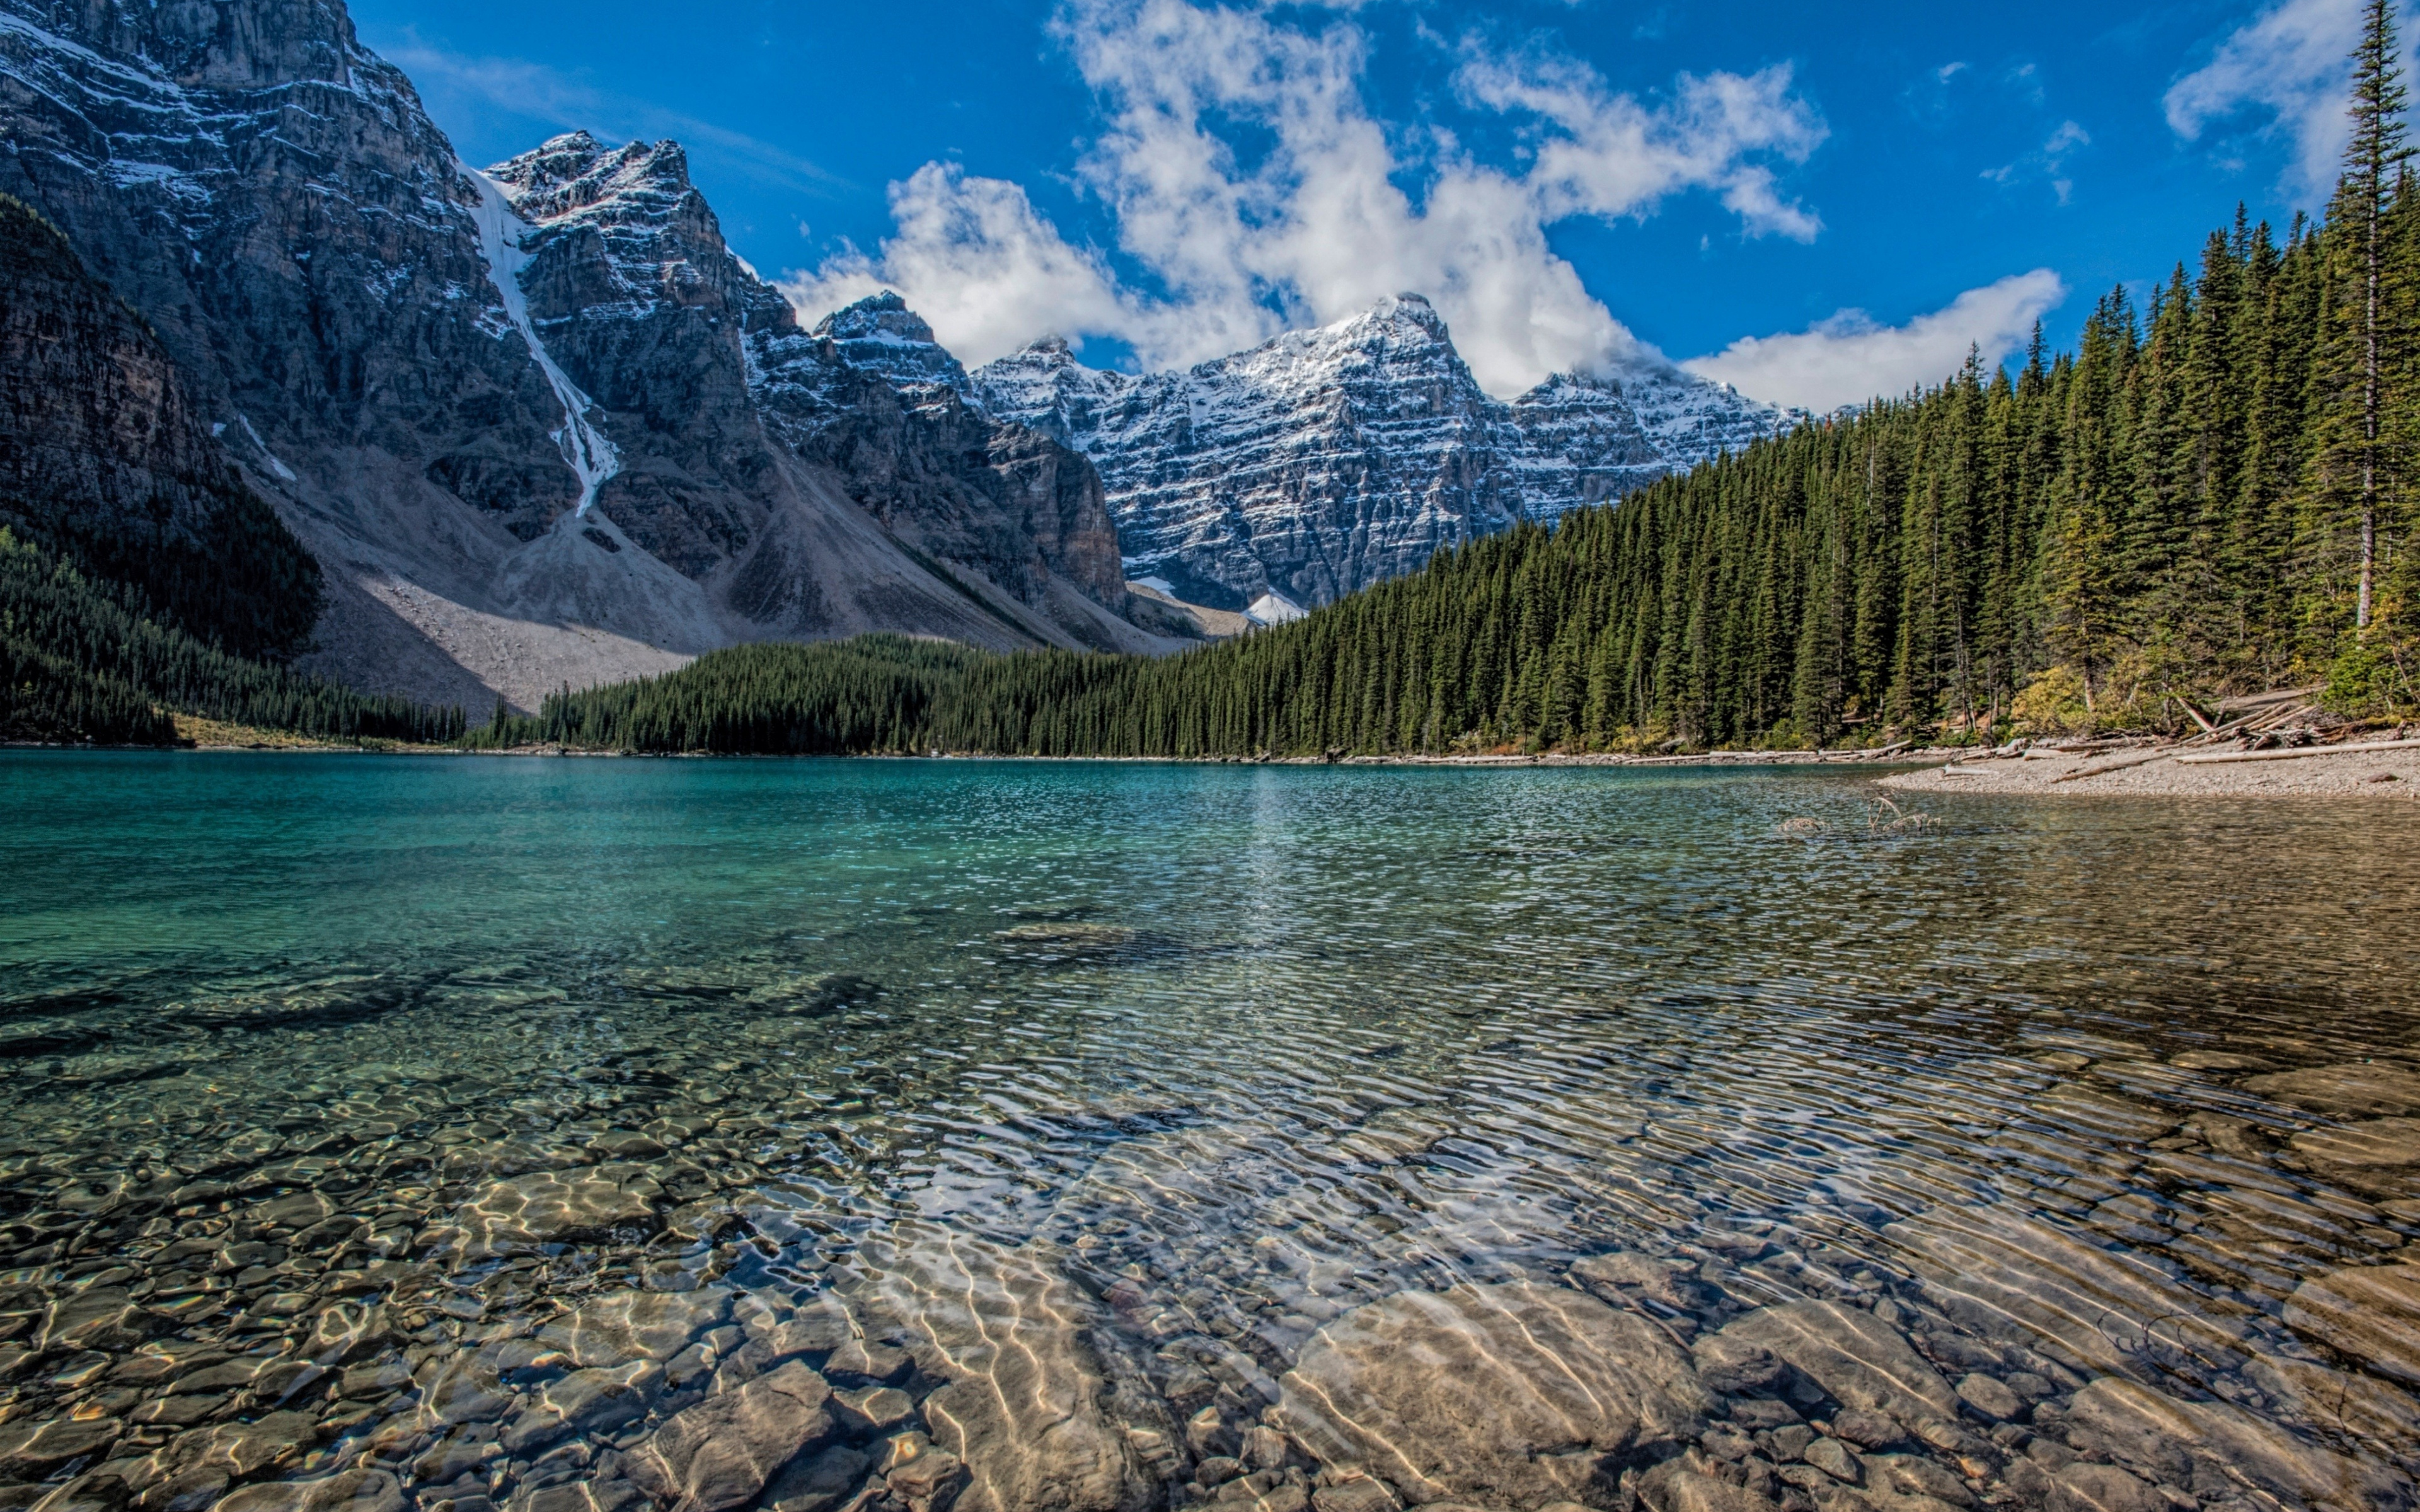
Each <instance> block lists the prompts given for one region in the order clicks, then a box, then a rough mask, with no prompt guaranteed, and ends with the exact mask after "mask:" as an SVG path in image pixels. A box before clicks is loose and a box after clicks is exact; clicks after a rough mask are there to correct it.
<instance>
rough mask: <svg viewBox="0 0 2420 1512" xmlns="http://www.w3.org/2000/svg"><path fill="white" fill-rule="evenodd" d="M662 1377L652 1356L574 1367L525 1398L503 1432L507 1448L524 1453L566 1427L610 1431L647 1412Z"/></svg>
mask: <svg viewBox="0 0 2420 1512" xmlns="http://www.w3.org/2000/svg"><path fill="white" fill-rule="evenodd" d="M663 1381H664V1367H663V1366H662V1365H658V1364H656V1363H655V1362H654V1361H653V1360H633V1361H631V1362H630V1363H629V1364H628V1365H597V1366H592V1367H591V1368H589V1369H585V1370H574V1371H573V1372H571V1373H570V1374H569V1375H567V1376H565V1377H563V1378H561V1379H560V1380H557V1381H549V1382H548V1383H547V1384H546V1385H544V1386H542V1387H540V1388H539V1389H538V1390H537V1391H535V1392H533V1393H531V1394H530V1396H528V1397H527V1398H525V1400H526V1403H527V1405H525V1406H524V1407H522V1409H521V1410H520V1412H519V1413H518V1414H516V1415H515V1416H514V1418H513V1420H512V1422H511V1423H510V1424H509V1425H507V1426H506V1427H505V1428H504V1434H503V1435H502V1437H503V1439H504V1448H505V1449H506V1450H508V1451H509V1452H511V1453H513V1454H520V1453H521V1452H522V1451H523V1450H525V1449H528V1448H530V1447H532V1446H533V1445H536V1444H542V1443H551V1442H552V1441H554V1440H555V1439H558V1438H561V1437H562V1436H563V1435H564V1434H566V1433H584V1434H602V1433H611V1432H612V1431H613V1429H615V1428H618V1427H622V1426H623V1425H624V1424H627V1423H635V1422H637V1421H638V1420H639V1419H640V1418H643V1417H644V1416H646V1415H647V1404H648V1402H650V1401H651V1400H653V1399H654V1397H655V1395H656V1393H657V1391H658V1390H659V1389H660V1388H661V1386H662V1385H663Z"/></svg>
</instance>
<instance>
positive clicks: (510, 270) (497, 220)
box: [456, 163, 622, 518]
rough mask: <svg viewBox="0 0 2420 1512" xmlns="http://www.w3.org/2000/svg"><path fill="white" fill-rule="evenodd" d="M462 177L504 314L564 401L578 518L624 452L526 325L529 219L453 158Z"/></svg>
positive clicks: (563, 439) (566, 454)
mask: <svg viewBox="0 0 2420 1512" xmlns="http://www.w3.org/2000/svg"><path fill="white" fill-rule="evenodd" d="M456 166H457V167H458V168H460V169H461V171H462V174H463V177H467V178H469V179H470V180H471V184H472V187H473V188H474V189H476V190H477V191H478V192H479V206H478V208H477V209H476V210H474V211H473V212H472V213H473V216H474V217H475V218H476V220H477V221H478V223H479V252H480V255H482V256H484V257H486V258H487V260H488V281H489V283H491V284H493V285H496V293H497V296H498V297H499V298H501V299H502V300H503V301H504V315H505V316H506V317H507V318H509V319H510V320H511V321H512V323H513V329H514V330H516V331H519V332H520V333H521V339H522V340H523V341H526V342H528V343H529V349H530V355H531V356H532V357H534V358H535V359H537V365H538V368H539V370H540V371H541V372H543V373H545V374H546V380H547V382H549V383H550V384H552V385H553V387H554V396H555V398H556V399H558V400H560V401H561V402H562V404H563V428H562V429H561V430H558V431H556V432H554V433H553V435H554V441H555V444H556V445H557V446H560V447H561V448H562V449H563V459H564V461H565V462H566V463H568V464H570V467H571V471H573V472H574V473H576V474H577V475H578V476H579V478H580V502H579V503H578V504H577V505H575V506H574V507H573V509H572V512H571V513H572V516H573V517H574V518H578V517H582V516H584V515H586V514H587V513H588V506H589V505H591V504H593V503H595V502H596V501H597V489H599V488H601V487H603V486H605V481H606V480H607V479H608V478H611V477H612V476H613V474H615V473H616V472H619V471H622V455H621V454H620V453H619V452H616V451H614V450H613V442H612V441H609V440H606V439H605V433H604V432H603V431H601V430H598V429H597V427H596V426H595V425H593V424H589V422H588V410H589V409H590V407H591V400H590V399H589V397H588V395H586V394H584V393H581V392H580V385H578V384H576V383H574V382H572V381H571V378H570V376H569V375H568V374H566V373H565V372H564V370H563V369H562V368H561V367H558V366H556V365H555V361H554V358H553V357H552V356H551V355H550V354H549V353H548V351H547V349H546V344H545V343H544V342H542V341H540V340H538V339H537V332H536V331H535V329H533V328H532V327H531V325H530V317H529V300H528V298H527V297H526V296H524V295H523V294H522V293H521V285H520V272H521V269H522V268H524V267H526V266H527V265H528V263H529V260H530V258H529V254H528V253H525V252H523V251H522V250H521V236H522V234H523V233H525V232H527V231H528V230H529V229H530V226H529V224H528V223H527V222H524V221H523V220H522V219H521V218H520V216H518V215H515V214H514V213H513V210H512V206H511V204H510V203H509V202H508V201H507V200H506V199H505V198H504V191H503V190H502V189H500V188H499V187H497V185H496V182H495V180H494V179H492V178H489V177H488V176H487V175H486V174H483V173H481V172H480V171H479V170H478V169H476V168H473V167H472V166H471V165H470V164H469V163H457V164H456Z"/></svg>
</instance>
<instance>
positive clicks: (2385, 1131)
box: [2293, 1119, 2420, 1165]
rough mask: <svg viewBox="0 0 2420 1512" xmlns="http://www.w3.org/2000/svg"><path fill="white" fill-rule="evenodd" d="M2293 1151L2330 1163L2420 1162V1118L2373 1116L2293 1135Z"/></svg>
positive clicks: (2377, 1163) (2381, 1163)
mask: <svg viewBox="0 0 2420 1512" xmlns="http://www.w3.org/2000/svg"><path fill="white" fill-rule="evenodd" d="M2293 1144H2294V1153H2296V1154H2298V1155H2301V1156H2303V1157H2304V1159H2306V1160H2315V1161H2320V1162H2323V1163H2325V1164H2327V1165H2420V1119H2370V1120H2369V1121H2368V1122H2366V1123H2349V1124H2344V1125H2341V1126H2339V1127H2337V1128H2334V1129H2313V1130H2311V1131H2310V1132H2309V1133H2307V1134H2296V1135H2295V1136H2294V1140H2293Z"/></svg>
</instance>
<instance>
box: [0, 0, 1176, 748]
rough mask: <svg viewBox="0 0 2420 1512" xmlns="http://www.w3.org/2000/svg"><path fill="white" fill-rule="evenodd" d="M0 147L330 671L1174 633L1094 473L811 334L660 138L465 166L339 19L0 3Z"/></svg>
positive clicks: (461, 685)
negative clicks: (1149, 628) (1143, 584)
mask: <svg viewBox="0 0 2420 1512" xmlns="http://www.w3.org/2000/svg"><path fill="white" fill-rule="evenodd" d="M0 125H5V128H6V131H5V146H4V147H0V192H7V193H12V194H14V195H16V196H17V197H19V198H21V199H23V200H24V201H26V202H27V203H29V204H31V205H33V206H34V207H35V208H38V209H39V210H40V211H41V212H43V213H44V214H45V215H47V216H48V217H49V218H50V219H51V220H52V221H53V222H54V223H56V224H57V225H58V226H59V227H60V228H61V229H62V230H63V231H64V232H65V234H66V236H67V239H68V240H69V241H70V243H71V244H72V245H73V247H74V249H75V250H76V251H77V252H78V253H79V254H80V255H81V256H82V258H83V260H84V262H85V265H86V266H87V267H88V268H89V269H90V270H91V271H92V272H93V273H94V274H95V275H96V276H97V277H99V278H100V279H101V280H102V281H103V282H104V283H105V284H106V285H108V286H109V287H110V288H111V289H113V290H115V291H116V294H118V295H121V296H123V297H124V298H125V299H126V300H127V301H128V302H129V303H130V304H131V305H132V307H133V308H134V309H135V310H136V311H138V312H139V313H140V315H141V316H142V317H143V318H144V319H145V320H147V322H148V323H149V325H150V327H151V328H152V330H153V331H155V332H156V333H157V338H158V342H159V346H160V348H161V349H162V350H163V351H164V352H165V353H166V354H167V356H168V358H169V359H170V360H171V361H172V362H173V363H174V365H175V367H176V369H177V371H178V374H179V375H180V376H181V378H182V379H183V380H184V384H185V387H186V390H187V392H188V393H190V395H191V404H192V406H193V408H194V410H195V412H196V414H197V416H198V417H199V418H200V419H201V420H202V421H203V422H205V423H206V424H207V426H208V427H209V428H210V429H212V430H214V431H215V432H216V435H217V442H218V444H219V445H221V446H223V447H224V448H225V452H226V454H228V455H231V456H232V458H233V460H234V461H235V462H236V463H238V464H240V467H241V469H242V471H243V473H244V475H245V477H246V479H247V480H248V481H249V482H250V484H251V485H252V486H254V487H255V488H256V490H257V491H258V492H260V493H261V494H262V495H264V496H265V497H267V498H268V499H269V500H270V501H271V502H272V503H273V504H274V505H275V506H276V507H277V509H278V511H279V513H280V515H281V516H282V517H284V518H285V519H286V520H287V523H288V524H289V525H291V526H292V528H293V529H294V531H295V533H296V534H297V535H299V536H300V537H301V539H302V542H303V544H304V545H305V546H307V547H308V548H310V551H311V553H312V554H313V555H314V556H315V557H316V558H317V559H318V562H319V563H320V564H321V565H322V567H323V568H325V569H326V575H327V587H328V609H327V612H326V614H325V615H324V616H323V617H322V618H321V620H320V622H319V624H318V627H317V631H316V637H317V640H318V645H319V648H320V649H319V650H318V653H317V654H316V656H315V657H314V660H315V661H316V663H317V664H318V666H320V667H321V668H322V669H324V670H328V671H334V672H336V673H338V674H339V675H342V676H345V677H346V678H348V679H349V680H350V681H353V682H355V683H356V684H359V685H361V686H365V687H372V688H377V689H381V690H395V691H402V692H409V693H413V694H416V695H418V696H421V697H425V698H435V699H441V700H455V699H459V700H461V701H463V702H468V703H474V704H477V705H479V706H485V704H486V703H487V702H489V701H491V700H492V698H493V697H494V695H495V694H496V693H498V692H502V693H504V694H505V695H506V696H508V697H510V698H511V699H512V700H513V701H514V702H518V703H520V704H522V705H524V706H527V705H530V704H533V703H534V702H535V701H536V699H537V698H538V697H540V696H542V694H543V693H544V692H545V691H547V690H549V689H551V688H552V687H555V686H557V685H558V684H560V683H564V682H569V683H572V684H575V685H578V684H585V683H589V682H594V681H597V680H599V679H602V678H609V677H619V676H628V675H631V674H633V673H638V672H645V671H659V670H661V669H663V668H667V667H670V666H673V665H676V664H677V663H678V662H679V661H680V660H681V659H682V658H683V657H685V656H688V655H691V654H694V653H696V652H699V651H703V650H706V649H709V648H711V647H713V646H716V645H721V644H728V643H731V642H733V641H736V640H749V639H759V638H764V637H768V636H783V637H796V636H818V635H837V634H846V633H851V632H854V631H857V630H865V629H897V630H908V631H915V632H922V633H931V634H939V635H947V636H953V637H955V638H958V639H962V640H970V641H972V642H974V643H977V644H984V645H993V646H1002V647H1005V646H1017V645H1100V646H1117V647H1124V648H1131V649H1153V648H1156V647H1157V646H1159V645H1163V644H1165V643H1166V642H1164V641H1162V640H1159V639H1158V638H1156V637H1155V636H1153V635H1151V634H1149V633H1148V632H1145V631H1143V630H1141V629H1140V628H1138V627H1137V626H1136V625H1133V624H1132V623H1131V622H1130V621H1129V620H1127V619H1126V618H1125V614H1126V613H1127V612H1128V611H1129V609H1128V606H1129V603H1130V602H1131V601H1130V600H1129V599H1128V597H1127V595H1126V594H1125V591H1124V587H1123V581H1122V579H1120V577H1119V575H1118V572H1117V561H1116V558H1117V549H1116V545H1115V534H1114V529H1113V527H1112V526H1110V524H1109V518H1108V516H1107V514H1106V513H1105V512H1104V511H1103V510H1102V509H1101V507H1100V495H1099V492H1098V484H1097V481H1096V480H1093V481H1090V482H1088V481H1087V480H1088V479H1089V478H1090V474H1091V471H1092V470H1091V468H1090V466H1089V464H1087V463H1086V462H1085V461H1084V460H1083V458H1082V457H1080V456H1079V455H1075V454H1074V453H1072V452H1070V451H1069V450H1068V449H1067V448H1065V447H1064V446H1063V445H1061V444H1059V443H1057V442H1055V441H1052V440H1049V439H1048V438H1046V437H1039V436H1033V435H1031V434H1028V433H1025V432H1023V431H1021V430H1020V429H1018V428H1017V427H1016V426H1013V425H1008V424H1000V423H998V422H995V421H993V420H991V419H990V418H988V417H986V416H983V415H981V414H979V413H975V412H971V411H969V412H967V413H964V414H960V415H957V416H955V417H951V416H949V415H946V414H943V415H941V416H939V417H938V418H937V417H936V416H935V415H933V414H932V413H931V412H930V411H931V409H932V407H931V406H928V405H924V404H922V403H919V402H913V401H911V400H910V399H908V398H907V397H903V396H902V395H901V394H900V393H899V392H898V391H896V390H893V389H892V387H891V386H890V385H889V384H888V383H886V382H883V381H881V379H880V378H874V377H866V376H862V375H860V374H859V373H858V370H857V369H855V368H853V367H851V366H850V364H849V362H848V360H847V358H846V357H845V355H844V351H843V342H844V341H845V340H846V339H847V336H846V333H843V335H842V336H841V337H840V338H838V339H835V337H834V336H833V335H832V334H830V333H826V334H824V335H821V336H818V335H817V334H815V333H813V332H799V330H798V327H797V321H796V318H795V316H792V315H791V313H790V312H789V310H788V308H787V306H786V304H784V303H783V301H782V300H781V298H780V296H779V295H778V294H776V293H775V292H774V291H773V290H772V289H771V288H769V286H768V285H765V284H764V282H763V281H762V280H760V279H758V278H756V277H755V275H754V274H753V273H752V271H750V270H748V269H747V268H746V267H745V265H744V264H741V263H740V262H739V260H738V259H737V257H736V256H734V255H732V254H731V253H730V251H729V249H728V248H727V247H725V246H724V245H723V243H722V239H721V232H720V229H719V228H718V227H717V225H716V224H715V222H714V217H713V214H712V212H711V210H710V209H708V208H707V207H706V204H705V201H704V200H703V198H702V197H701V196H700V195H699V194H698V193H697V192H696V190H695V189H694V188H693V187H692V186H691V185H690V183H689V181H688V176H687V172H686V167H685V164H684V163H683V162H682V159H681V154H680V151H679V148H678V147H675V146H673V145H671V144H655V145H648V144H634V145H632V146H630V147H622V148H618V149H607V148H605V147H601V146H600V145H598V144H597V143H596V142H595V141H593V140H592V139H589V138H587V137H584V136H580V135H574V136H571V137H566V138H559V139H557V140H556V141H555V142H551V143H549V144H547V145H546V146H545V147H541V148H540V149H538V150H537V151H535V152H533V153H530V154H527V155H525V156H523V157H521V158H517V159H515V160H513V161H512V162H507V163H502V164H498V165H497V166H496V168H495V169H494V170H493V171H492V172H490V173H489V174H487V175H479V174H474V173H472V172H470V171H468V170H466V169H464V168H463V167H462V165H460V164H459V163H458V162H456V161H455V158H454V153H453V150H452V147H451V146H450V145H449V144H448V143H447V142H446V140H445V138H444V136H443V134H442V132H440V131H438V130H437V128H436V127H435V126H434V125H433V124H432V123H431V122H430V121H429V120H428V118H427V116H426V114H425V113H424V112H423V111H422V109H421V106H420V103H419V100H418V99H417V97H416V96H415V95H414V94H413V92H412V89H411V84H410V82H409V81H408V80H407V79H406V78H405V77H404V76H403V75H402V74H401V73H400V72H399V71H398V70H396V69H394V68H392V67H391V66H389V65H387V64H385V63H384V62H382V61H381V60H380V59H379V58H377V57H376V56H374V55H373V54H370V53H369V52H368V51H367V50H365V48H363V47H362V46H361V45H360V43H359V42H358V40H357V39H355V37H354V35H353V30H352V26H351V23H350V21H349V18H348V16H347V15H346V13H345V11H344V9H343V8H342V6H341V5H339V4H337V3H335V0H225V3H214V4H208V5H163V6H156V7H154V6H134V5H130V4H118V3H113V0H0ZM810 401H812V402H810ZM1034 522H1039V523H1043V524H1047V526H1048V529H1047V530H1046V531H1041V532H1032V531H1030V529H1029V526H1030V525H1031V524H1032V523H1034Z"/></svg>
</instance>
